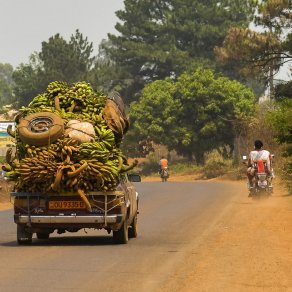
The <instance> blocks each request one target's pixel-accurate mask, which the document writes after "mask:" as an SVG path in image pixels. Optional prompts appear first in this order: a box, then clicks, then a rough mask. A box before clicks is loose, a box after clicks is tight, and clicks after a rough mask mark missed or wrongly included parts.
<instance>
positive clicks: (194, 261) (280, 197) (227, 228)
mask: <svg viewBox="0 0 292 292" xmlns="http://www.w3.org/2000/svg"><path fill="white" fill-rule="evenodd" d="M195 179H196V177H195V176H192V175H189V176H183V177H171V178H170V181H194V180H195ZM216 180H217V181H218V179H216ZM219 180H220V179H219ZM143 181H159V178H143ZM229 183H230V184H233V185H235V186H236V187H237V188H238V190H239V192H238V195H237V196H236V197H235V198H234V200H233V201H232V202H231V203H230V206H228V208H227V211H226V212H224V213H223V215H222V216H221V217H220V218H219V219H218V221H216V222H215V224H213V225H212V226H211V227H210V229H209V230H208V231H207V232H206V233H205V234H204V235H203V237H202V238H201V239H200V241H199V242H197V243H196V245H194V246H193V247H192V251H191V252H190V254H188V256H187V258H186V259H185V261H184V263H183V264H182V265H181V266H180V268H179V269H178V270H177V271H176V273H175V274H173V275H172V277H171V278H170V279H169V281H168V282H167V284H166V285H165V287H163V289H162V290H161V291H165V292H170V291H171V292H176V291H180V292H197V291H199V292H201V291H204V292H205V291H210V292H213V291H215V292H217V291H218V292H221V291H227V292H229V291H230V292H233V291H236V292H237V291H242V292H245V291H247V292H249V291H256V292H257V291H269V292H270V291H271V292H278V291H279V292H280V291H281V292H282V291H283V292H284V291H285V292H286V291H292V224H291V222H292V196H289V195H288V194H287V192H286V191H285V189H284V188H281V186H280V185H279V182H277V181H275V184H274V188H275V193H274V194H273V196H272V197H270V198H269V199H267V200H261V201H255V200H252V199H251V198H248V197H247V191H246V189H245V183H244V181H239V182H234V181H233V182H231V181H230V182H229ZM1 186H2V189H1V190H0V210H4V209H7V208H11V207H12V204H11V203H10V201H9V200H10V198H9V196H7V193H6V192H5V190H6V189H5V187H4V186H3V185H1Z"/></svg>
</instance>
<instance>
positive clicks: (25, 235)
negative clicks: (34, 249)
mask: <svg viewBox="0 0 292 292" xmlns="http://www.w3.org/2000/svg"><path fill="white" fill-rule="evenodd" d="M17 242H18V244H19V245H29V244H31V243H32V233H31V232H29V231H27V229H26V228H25V226H23V225H20V224H17Z"/></svg>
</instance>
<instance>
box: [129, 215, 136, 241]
mask: <svg viewBox="0 0 292 292" xmlns="http://www.w3.org/2000/svg"><path fill="white" fill-rule="evenodd" d="M137 219H138V218H137V213H136V214H135V216H134V218H133V221H132V223H131V226H130V228H129V231H128V232H129V238H136V237H137V236H138V232H137V231H138V228H137V227H138V220H137Z"/></svg>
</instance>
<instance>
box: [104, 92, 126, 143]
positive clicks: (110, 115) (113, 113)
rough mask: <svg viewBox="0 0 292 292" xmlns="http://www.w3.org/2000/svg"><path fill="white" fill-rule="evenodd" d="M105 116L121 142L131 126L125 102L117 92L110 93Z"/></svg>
mask: <svg viewBox="0 0 292 292" xmlns="http://www.w3.org/2000/svg"><path fill="white" fill-rule="evenodd" d="M103 118H104V119H105V121H106V123H107V125H108V126H109V127H110V128H111V129H112V130H113V131H114V133H115V137H116V140H117V141H118V142H119V141H120V140H121V139H122V137H123V135H124V134H125V133H126V132H127V130H128V128H129V120H128V118H127V116H126V113H125V108H124V102H123V100H122V98H121V97H120V95H119V94H118V93H117V92H112V93H110V94H109V96H108V99H107V101H106V103H105V107H104V110H103Z"/></svg>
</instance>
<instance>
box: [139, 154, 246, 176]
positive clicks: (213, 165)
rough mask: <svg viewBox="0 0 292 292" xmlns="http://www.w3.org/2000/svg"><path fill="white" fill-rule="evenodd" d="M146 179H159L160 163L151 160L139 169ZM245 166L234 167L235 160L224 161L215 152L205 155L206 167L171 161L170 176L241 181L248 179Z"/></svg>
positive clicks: (192, 163) (181, 161)
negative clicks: (193, 176)
mask: <svg viewBox="0 0 292 292" xmlns="http://www.w3.org/2000/svg"><path fill="white" fill-rule="evenodd" d="M137 171H138V172H139V173H140V174H141V175H142V176H144V177H157V176H158V175H159V173H158V171H159V168H158V162H157V161H156V160H154V159H149V160H148V161H145V162H144V163H143V164H141V165H140V166H139V168H137ZM245 172H246V170H245V166H244V165H234V163H233V160H232V159H231V158H230V159H224V158H223V157H222V155H220V154H219V153H218V151H216V150H214V151H211V152H209V153H207V154H206V155H205V163H204V165H197V164H196V163H195V162H189V161H186V160H178V161H171V162H170V163H169V173H170V176H187V175H195V177H196V178H197V179H212V178H219V177H222V178H226V179H231V180H240V179H244V178H245V177H246V175H245Z"/></svg>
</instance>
